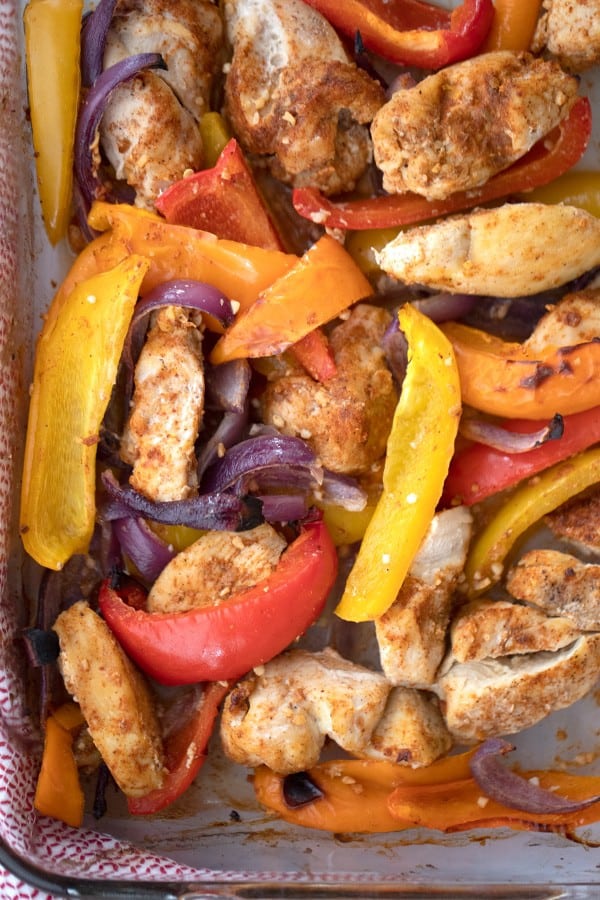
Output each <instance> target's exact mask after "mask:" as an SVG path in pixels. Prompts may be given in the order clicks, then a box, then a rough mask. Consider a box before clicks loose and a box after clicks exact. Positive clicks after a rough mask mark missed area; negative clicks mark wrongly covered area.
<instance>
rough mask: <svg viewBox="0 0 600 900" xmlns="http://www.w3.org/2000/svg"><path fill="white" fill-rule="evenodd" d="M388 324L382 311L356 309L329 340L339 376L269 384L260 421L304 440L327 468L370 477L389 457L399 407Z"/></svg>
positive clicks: (294, 376)
mask: <svg viewBox="0 0 600 900" xmlns="http://www.w3.org/2000/svg"><path fill="white" fill-rule="evenodd" d="M390 322H391V315H390V314H389V313H388V312H387V311H385V310H383V309H380V308H378V307H375V306H370V305H368V304H360V305H358V306H355V307H354V309H353V310H352V312H351V314H350V316H349V318H348V319H347V321H345V322H342V323H341V324H340V325H338V326H336V328H334V329H333V331H332V332H331V335H330V345H331V349H332V351H333V354H334V357H335V361H336V365H337V374H336V375H335V376H334V377H333V378H331V379H330V380H329V381H327V383H326V384H320V383H319V382H316V381H314V380H313V379H312V378H310V376H308V375H306V374H301V373H298V374H291V375H284V376H283V377H281V378H277V379H275V380H274V381H272V382H270V383H269V384H268V385H267V387H266V389H265V391H264V393H263V395H262V397H261V413H262V420H263V421H264V422H266V423H267V424H269V425H273V426H274V427H275V428H277V429H278V430H279V431H281V432H282V433H283V434H289V435H300V436H301V437H303V438H304V439H305V440H306V441H307V443H308V444H310V446H311V447H312V448H313V450H314V451H315V453H316V454H317V456H318V457H319V459H320V461H321V463H322V464H323V466H325V467H326V468H328V469H332V470H333V471H335V472H342V473H346V474H359V473H363V472H368V471H369V469H370V468H371V466H372V465H373V464H374V463H375V462H377V460H378V459H380V457H382V456H383V454H384V453H385V448H386V443H387V439H388V435H389V432H390V429H391V426H392V420H393V417H394V412H395V409H396V405H397V402H398V393H397V390H396V387H395V385H394V382H393V378H392V374H391V372H390V370H389V369H388V367H387V364H386V361H385V355H384V352H383V350H382V349H381V341H382V338H383V335H384V332H385V330H386V328H387V327H388V325H389V324H390Z"/></svg>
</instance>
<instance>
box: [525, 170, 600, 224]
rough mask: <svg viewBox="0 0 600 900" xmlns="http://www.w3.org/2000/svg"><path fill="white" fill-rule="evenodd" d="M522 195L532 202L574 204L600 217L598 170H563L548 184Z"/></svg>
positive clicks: (599, 173) (599, 180) (599, 174)
mask: <svg viewBox="0 0 600 900" xmlns="http://www.w3.org/2000/svg"><path fill="white" fill-rule="evenodd" d="M522 196H523V199H524V200H527V201H529V202H532V203H564V204H565V205H566V206H576V207H577V208H578V209H585V210H586V212H589V213H591V215H592V216H597V217H598V218H600V172H583V171H579V170H577V171H576V172H565V174H564V175H560V176H559V177H558V178H555V179H554V181H551V182H550V184H546V185H544V186H543V187H539V188H534V189H533V190H532V191H529V192H528V193H527V194H523V195H522Z"/></svg>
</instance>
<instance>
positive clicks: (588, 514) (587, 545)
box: [544, 489, 600, 555]
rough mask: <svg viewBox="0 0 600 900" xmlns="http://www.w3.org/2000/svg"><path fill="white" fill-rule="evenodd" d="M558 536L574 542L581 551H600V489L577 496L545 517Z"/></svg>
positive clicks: (547, 523)
mask: <svg viewBox="0 0 600 900" xmlns="http://www.w3.org/2000/svg"><path fill="white" fill-rule="evenodd" d="M544 522H545V524H546V525H547V526H548V528H550V530H551V531H552V533H553V534H554V535H556V537H557V538H561V539H562V540H564V541H567V542H568V543H569V544H572V545H573V547H574V548H576V549H577V550H578V551H579V553H582V554H593V555H595V554H599V553H600V490H598V489H596V490H594V491H593V492H592V493H591V494H584V495H583V496H578V497H575V498H574V499H573V500H570V501H569V502H568V503H564V504H563V505H562V506H559V507H558V509H555V510H554V511H553V512H551V513H549V514H548V515H547V516H545V517H544Z"/></svg>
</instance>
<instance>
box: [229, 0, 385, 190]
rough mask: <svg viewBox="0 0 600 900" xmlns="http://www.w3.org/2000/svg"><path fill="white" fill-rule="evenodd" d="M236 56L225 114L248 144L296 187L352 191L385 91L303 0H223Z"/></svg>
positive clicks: (366, 158)
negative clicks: (349, 54) (369, 128)
mask: <svg viewBox="0 0 600 900" xmlns="http://www.w3.org/2000/svg"><path fill="white" fill-rule="evenodd" d="M223 9H224V14H225V22H226V27H227V34H228V37H229V40H230V42H231V44H232V46H233V59H232V61H231V67H230V69H229V72H228V75H227V80H226V85H225V100H226V112H227V114H228V116H229V118H230V119H231V122H232V125H233V130H234V132H235V134H236V135H237V137H238V138H239V140H240V142H241V143H242V145H243V147H244V148H245V149H246V150H247V151H248V152H249V153H251V154H256V155H257V156H261V157H265V158H266V161H267V164H268V165H269V167H270V169H271V172H272V174H273V175H274V176H275V177H276V178H279V179H280V180H281V181H284V182H286V183H289V184H292V185H294V186H296V187H298V186H301V185H314V186H315V187H318V188H320V189H321V190H323V191H326V192H327V193H337V192H341V191H347V190H351V189H352V188H353V187H354V184H355V182H356V180H357V179H358V178H359V177H360V176H361V175H362V173H363V172H364V170H365V168H366V166H367V164H368V163H369V162H370V159H371V142H370V137H369V133H368V130H367V128H366V127H365V125H366V123H368V122H370V121H371V119H372V118H373V115H374V114H375V112H376V110H377V109H378V108H379V106H381V105H382V103H383V101H384V96H383V91H382V89H381V87H380V85H379V84H378V83H376V82H375V81H374V80H373V79H371V78H370V77H369V76H368V75H367V74H366V72H364V71H363V70H361V69H358V68H357V67H356V66H355V65H354V63H352V62H351V61H350V59H349V57H348V55H347V53H346V51H345V49H344V47H343V45H342V43H341V41H340V40H339V38H338V36H337V34H336V32H335V31H334V29H333V28H332V27H331V26H330V25H329V23H328V22H327V21H326V19H325V18H324V17H323V16H321V14H320V13H319V12H317V11H316V10H314V9H312V8H311V7H310V6H308V5H307V4H305V3H303V2H301V0H224V3H223Z"/></svg>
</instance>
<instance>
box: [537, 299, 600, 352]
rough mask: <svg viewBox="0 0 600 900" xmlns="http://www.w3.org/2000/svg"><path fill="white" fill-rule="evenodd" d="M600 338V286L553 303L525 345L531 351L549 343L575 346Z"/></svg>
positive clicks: (540, 348)
mask: <svg viewBox="0 0 600 900" xmlns="http://www.w3.org/2000/svg"><path fill="white" fill-rule="evenodd" d="M598 338H600V289H598V288H596V289H593V290H592V289H588V290H585V291H577V292H576V293H573V294H567V295H566V296H565V297H563V298H562V300H560V301H559V302H558V303H557V304H556V305H555V306H551V307H550V308H549V310H548V312H547V313H546V315H544V316H543V317H542V318H541V319H540V321H539V322H538V323H537V325H536V326H535V329H534V330H533V332H532V334H531V336H530V337H529V338H527V340H526V341H525V342H524V346H525V347H527V348H528V349H529V350H531V352H532V353H542V352H543V351H544V350H545V349H546V348H547V347H573V346H575V345H576V344H585V343H588V342H589V341H597V340H598Z"/></svg>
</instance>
